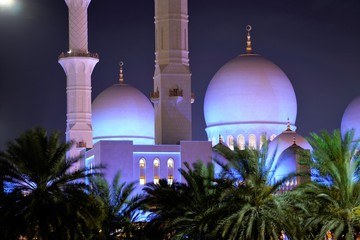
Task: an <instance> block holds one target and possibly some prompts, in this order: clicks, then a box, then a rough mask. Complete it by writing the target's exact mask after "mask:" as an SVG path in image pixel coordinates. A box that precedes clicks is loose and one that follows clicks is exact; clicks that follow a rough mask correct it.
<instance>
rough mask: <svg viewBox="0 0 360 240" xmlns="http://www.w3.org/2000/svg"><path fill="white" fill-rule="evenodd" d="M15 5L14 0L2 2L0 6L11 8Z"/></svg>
mask: <svg viewBox="0 0 360 240" xmlns="http://www.w3.org/2000/svg"><path fill="white" fill-rule="evenodd" d="M13 4H14V0H0V6H11V5H13Z"/></svg>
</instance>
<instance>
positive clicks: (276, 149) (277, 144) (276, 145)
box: [268, 126, 312, 159]
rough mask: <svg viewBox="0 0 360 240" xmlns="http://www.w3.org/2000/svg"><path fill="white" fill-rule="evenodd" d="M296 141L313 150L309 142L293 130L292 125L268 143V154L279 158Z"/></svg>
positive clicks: (301, 145) (304, 147) (302, 146)
mask: <svg viewBox="0 0 360 240" xmlns="http://www.w3.org/2000/svg"><path fill="white" fill-rule="evenodd" d="M294 143H296V145H297V146H299V147H301V148H303V149H306V150H312V147H311V145H310V144H309V142H308V141H307V140H306V139H305V138H304V137H303V136H301V135H300V134H298V133H296V132H295V131H292V130H291V129H290V126H288V128H287V129H286V130H285V131H283V132H282V133H281V134H279V135H278V136H276V137H275V138H274V139H273V140H272V141H271V142H270V143H269V145H268V156H269V157H270V156H274V157H275V159H278V158H279V157H280V155H281V154H282V153H283V152H284V151H285V150H286V149H287V148H289V147H290V146H292V145H293V144H294Z"/></svg>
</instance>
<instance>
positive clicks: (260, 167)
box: [215, 145, 295, 240]
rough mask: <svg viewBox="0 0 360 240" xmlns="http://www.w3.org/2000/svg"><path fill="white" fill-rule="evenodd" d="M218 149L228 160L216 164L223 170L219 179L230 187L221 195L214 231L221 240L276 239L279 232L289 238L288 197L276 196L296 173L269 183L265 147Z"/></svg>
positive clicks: (270, 166) (270, 159) (270, 163)
mask: <svg viewBox="0 0 360 240" xmlns="http://www.w3.org/2000/svg"><path fill="white" fill-rule="evenodd" d="M217 150H218V151H219V152H220V153H222V154H223V156H224V157H225V158H226V159H227V160H228V162H227V163H221V162H219V161H218V163H219V164H220V165H222V167H223V173H222V175H223V176H222V177H223V178H225V179H228V180H229V181H231V182H232V185H231V187H229V188H228V189H226V190H224V191H223V193H222V196H221V199H220V200H221V207H220V208H219V210H218V213H220V214H219V215H218V218H219V224H218V226H217V227H216V228H215V231H216V232H220V233H221V235H222V237H223V238H224V239H245V240H250V239H252V240H254V239H255V240H257V239H278V237H279V234H280V233H281V231H282V230H285V231H286V233H287V234H288V235H291V234H292V231H293V229H294V228H293V225H292V224H293V223H292V222H291V221H289V220H290V218H289V217H288V216H289V214H291V213H289V212H288V209H289V208H288V204H287V201H286V199H287V198H286V196H287V195H286V193H284V194H278V189H279V187H280V186H281V185H282V184H283V183H285V182H286V181H288V180H289V179H291V178H293V177H294V176H295V173H294V174H290V175H289V176H287V177H284V178H283V179H281V180H280V181H278V182H276V183H271V179H273V175H274V171H273V169H274V168H273V164H274V158H273V157H271V156H267V146H266V145H265V146H263V147H262V149H261V150H252V149H245V150H239V149H235V150H234V151H231V150H230V149H228V148H227V147H225V146H222V145H218V146H217Z"/></svg>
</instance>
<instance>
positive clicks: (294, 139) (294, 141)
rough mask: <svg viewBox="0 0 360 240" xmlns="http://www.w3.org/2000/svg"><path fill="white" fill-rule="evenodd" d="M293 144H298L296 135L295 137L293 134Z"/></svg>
mask: <svg viewBox="0 0 360 240" xmlns="http://www.w3.org/2000/svg"><path fill="white" fill-rule="evenodd" d="M293 145H296V137H295V135H294V136H293Z"/></svg>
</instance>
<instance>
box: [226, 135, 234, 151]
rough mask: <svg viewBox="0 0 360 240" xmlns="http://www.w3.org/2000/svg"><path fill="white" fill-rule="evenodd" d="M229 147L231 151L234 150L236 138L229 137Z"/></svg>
mask: <svg viewBox="0 0 360 240" xmlns="http://www.w3.org/2000/svg"><path fill="white" fill-rule="evenodd" d="M227 145H228V147H229V148H230V149H231V150H234V137H233V136H231V135H229V136H228V137H227Z"/></svg>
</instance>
